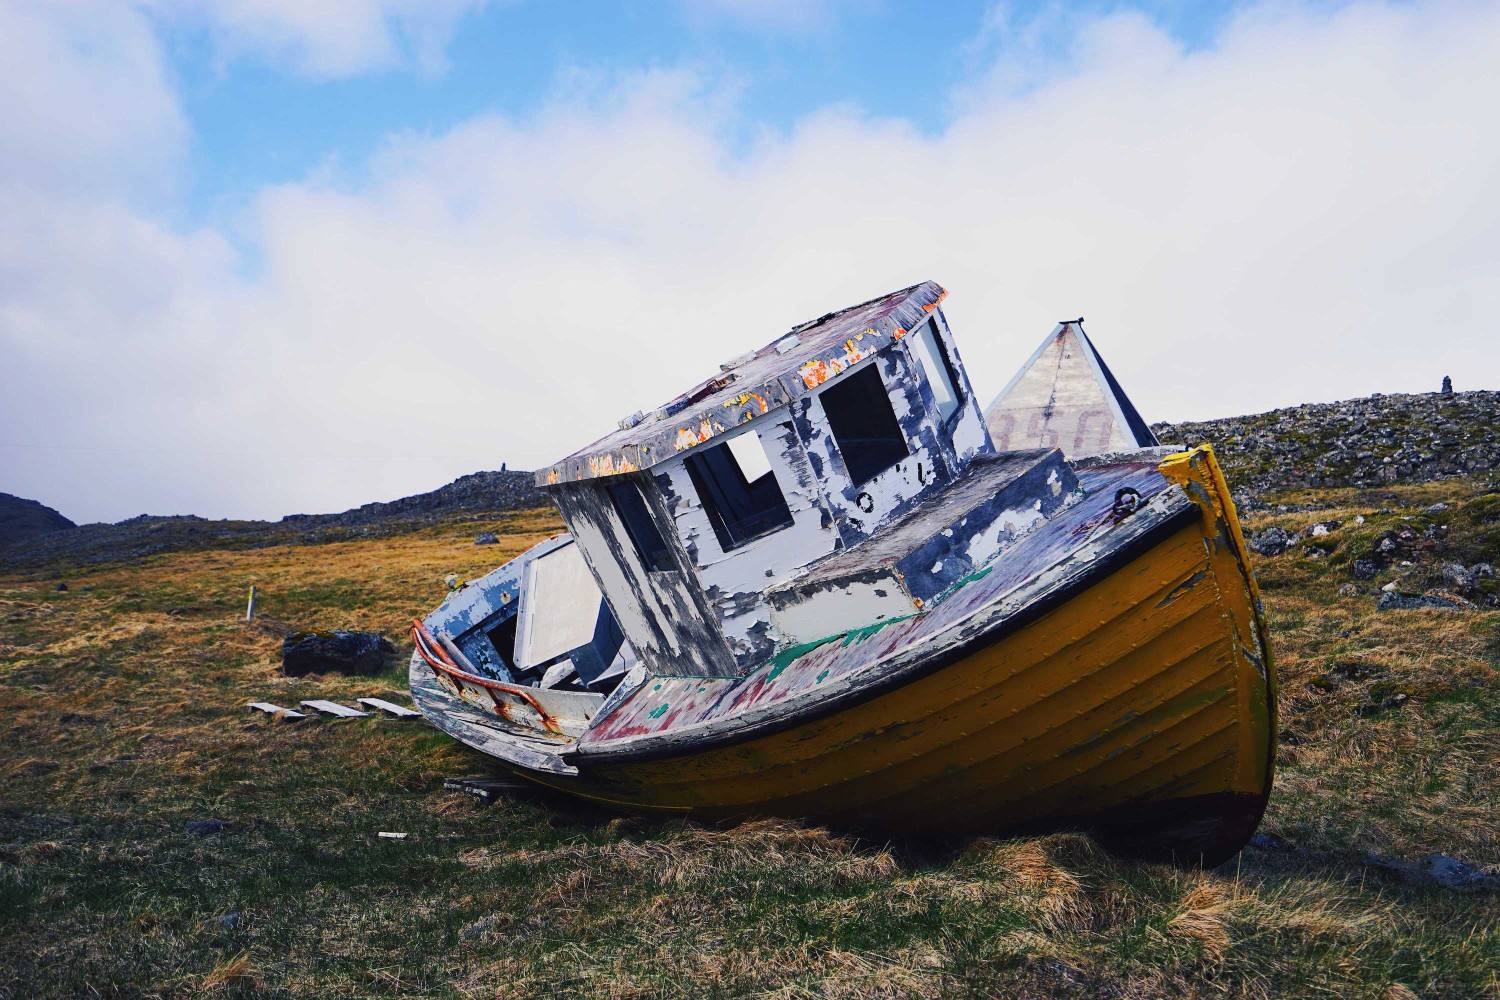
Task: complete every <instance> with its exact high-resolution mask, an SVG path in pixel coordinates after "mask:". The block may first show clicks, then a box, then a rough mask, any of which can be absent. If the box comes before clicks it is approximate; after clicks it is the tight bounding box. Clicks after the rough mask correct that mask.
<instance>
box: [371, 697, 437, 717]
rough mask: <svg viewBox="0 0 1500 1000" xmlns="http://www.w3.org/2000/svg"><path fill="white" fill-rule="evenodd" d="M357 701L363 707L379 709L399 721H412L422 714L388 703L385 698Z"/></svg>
mask: <svg viewBox="0 0 1500 1000" xmlns="http://www.w3.org/2000/svg"><path fill="white" fill-rule="evenodd" d="M356 700H357V701H358V702H359V703H360V704H361V705H364V706H366V707H368V708H374V709H378V710H380V711H382V712H384V713H385V714H387V715H394V716H395V717H396V718H398V719H412V718H416V717H418V716H420V715H421V714H422V713H421V712H417V711H414V710H412V709H410V708H407V707H406V706H404V705H397V704H396V703H395V702H391V701H386V700H385V699H384V698H358V699H356Z"/></svg>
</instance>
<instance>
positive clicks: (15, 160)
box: [0, 0, 186, 198]
mask: <svg viewBox="0 0 1500 1000" xmlns="http://www.w3.org/2000/svg"><path fill="white" fill-rule="evenodd" d="M0 95H3V98H4V111H3V113H0V185H7V186H24V187H26V188H27V189H29V190H32V191H37V192H46V193H47V194H48V195H49V196H60V197H72V196H74V195H79V194H82V195H84V196H87V197H90V198H98V197H116V196H123V195H127V194H129V195H141V194H143V193H151V194H155V195H158V196H159V195H162V194H164V193H165V192H167V191H168V190H169V189H170V186H171V180H172V173H173V171H174V168H175V163H176V160H177V157H178V156H179V154H180V153H181V152H182V149H183V145H184V142H185V139H186V126H185V123H184V121H183V118H182V115H181V113H180V112H179V110H178V106H177V99H176V97H175V95H174V94H173V93H172V89H171V86H170V83H169V81H168V79H167V74H166V72H165V69H164V67H163V64H162V59H161V53H160V50H159V47H158V45H157V43H156V39H155V37H154V36H153V34H152V31H151V25H150V23H149V22H148V21H147V20H146V19H145V18H144V17H142V16H141V15H140V14H139V13H138V12H136V11H134V10H132V9H131V8H129V7H125V6H122V5H120V4H117V3H108V2H103V0H101V2H97V3H95V2H86V0H80V2H76V3H66V4H51V5H42V4H23V3H10V4H0Z"/></svg>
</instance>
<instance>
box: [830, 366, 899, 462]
mask: <svg viewBox="0 0 1500 1000" xmlns="http://www.w3.org/2000/svg"><path fill="white" fill-rule="evenodd" d="M818 398H819V399H820V400H821V401H822V403H823V412H824V413H825V414H827V416H828V429H829V430H831V431H832V432H833V440H834V441H835V442H836V443H837V444H838V446H839V454H841V455H843V456H844V467H845V468H846V469H848V470H849V478H850V479H852V480H853V481H854V485H856V486H858V485H860V484H862V483H865V482H868V481H869V480H871V479H874V478H875V476H876V475H878V474H880V473H882V472H884V471H885V470H886V469H889V468H890V467H891V466H893V465H895V464H896V463H897V462H899V461H901V460H902V459H903V458H905V457H906V456H907V455H908V454H909V452H908V451H907V448H906V435H904V434H902V433H901V425H900V424H898V423H897V422H896V411H895V410H893V409H891V399H890V397H889V396H887V395H886V391H885V382H884V381H883V380H882V379H881V377H880V372H879V371H878V370H876V367H875V365H873V364H870V365H866V366H865V367H864V368H863V369H861V370H860V371H857V372H855V373H854V374H853V375H850V376H848V377H846V378H844V379H843V381H840V382H835V383H834V384H833V385H831V386H829V387H828V388H827V389H824V390H823V392H822V394H821V395H820V396H819V397H818Z"/></svg>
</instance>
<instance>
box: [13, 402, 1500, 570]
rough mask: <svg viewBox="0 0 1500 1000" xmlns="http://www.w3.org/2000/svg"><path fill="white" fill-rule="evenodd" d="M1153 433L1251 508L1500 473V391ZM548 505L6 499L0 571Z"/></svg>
mask: <svg viewBox="0 0 1500 1000" xmlns="http://www.w3.org/2000/svg"><path fill="white" fill-rule="evenodd" d="M1152 430H1153V431H1155V432H1156V435H1157V436H1158V437H1159V438H1160V439H1161V441H1162V443H1163V444H1183V445H1189V444H1198V443H1200V442H1208V443H1211V444H1212V445H1213V446H1214V449H1215V451H1216V452H1217V453H1218V455H1219V459H1220V461H1221V463H1222V464H1223V466H1224V471H1225V475H1226V477H1227V478H1228V479H1229V484H1230V487H1231V488H1232V489H1233V491H1234V493H1235V496H1236V498H1237V499H1238V500H1240V501H1241V502H1242V503H1245V504H1246V505H1247V509H1248V507H1251V506H1253V505H1254V500H1255V498H1256V497H1258V496H1259V495H1260V494H1261V493H1263V492H1265V491H1267V490H1279V489H1288V488H1298V487H1307V488H1317V487H1323V486H1380V485H1385V484H1397V483H1419V482H1429V481H1432V480H1437V479H1446V478H1450V477H1453V476H1481V477H1482V476H1485V475H1487V474H1496V475H1500V392H1483V391H1481V392H1461V393H1452V394H1443V393H1436V392H1433V393H1417V394H1410V395H1392V396H1386V395H1379V394H1377V395H1374V396H1368V397H1364V398H1361V399H1350V400H1344V401H1343V402H1338V403H1307V404H1304V405H1302V406H1293V407H1287V408H1285V409H1280V410H1272V411H1270V412H1269V413H1258V414H1252V415H1249V416H1243V417H1224V418H1221V419H1217V420H1199V421H1183V422H1179V423H1157V424H1153V425H1152ZM547 504H548V501H547V498H546V497H545V495H544V494H543V493H542V491H541V490H539V489H537V488H536V486H535V485H534V483H533V480H532V474H531V473H530V472H521V471H506V472H476V473H474V474H472V475H468V476H463V477H461V478H459V479H456V480H454V481H453V482H451V483H449V484H448V485H447V486H443V487H441V488H439V489H436V490H433V491H431V492H430V493H420V494H418V495H416V496H410V497H404V498H402V499H400V500H392V501H390V502H388V503H368V504H365V505H364V506H362V507H356V508H354V509H353V510H346V511H344V512H342V513H339V514H291V515H288V516H287V517H284V518H282V519H281V520H280V521H209V520H205V519H204V518H201V517H193V516H182V517H151V516H147V515H141V516H140V517H133V518H131V519H130V520H128V521H121V522H119V523H118V524H86V525H83V526H82V527H76V528H75V527H74V525H73V522H71V521H69V520H68V519H67V518H65V517H63V516H62V515H60V514H58V513H57V512H56V511H53V510H51V509H50V508H47V507H44V506H42V505H41V504H39V503H37V502H36V501H33V500H22V499H20V498H19V497H11V496H7V495H5V494H0V568H4V567H7V566H9V567H20V566H27V565H39V564H43V563H48V562H53V561H63V562H68V563H72V564H74V565H85V564H89V563H98V562H108V561H112V560H116V559H131V558H138V557H141V556H148V555H154V554H156V553H159V552H170V551H177V550H183V549H204V548H260V547H264V546H268V545H296V544H311V543H317V542H327V541H340V540H343V539H348V538H363V537H370V536H377V535H384V534H392V533H395V532H398V531H405V530H410V529H411V528H412V527H418V526H421V525H424V524H435V523H437V522H439V521H443V520H447V519H449V518H452V517H454V516H455V515H463V514H485V513H499V512H503V511H511V510H524V509H527V508H531V507H543V506H547ZM12 524H15V525H18V526H19V528H12ZM63 529H71V530H63Z"/></svg>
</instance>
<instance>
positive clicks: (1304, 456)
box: [1151, 392, 1500, 501]
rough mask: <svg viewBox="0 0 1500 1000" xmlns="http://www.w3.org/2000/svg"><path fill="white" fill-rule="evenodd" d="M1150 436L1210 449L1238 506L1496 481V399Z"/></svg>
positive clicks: (1236, 420)
mask: <svg viewBox="0 0 1500 1000" xmlns="http://www.w3.org/2000/svg"><path fill="white" fill-rule="evenodd" d="M1151 429H1152V430H1153V431H1155V432H1156V435H1157V437H1159V438H1160V439H1161V441H1162V443H1163V444H1184V445H1188V444H1197V443H1200V442H1204V441H1206V442H1209V443H1211V444H1212V445H1213V446H1214V449H1215V451H1216V452H1217V453H1218V456H1219V459H1220V461H1221V462H1222V464H1223V466H1224V471H1225V475H1226V477H1227V478H1228V480H1229V484H1230V486H1231V487H1232V488H1233V489H1234V492H1235V495H1236V497H1238V498H1242V499H1246V500H1251V501H1253V500H1254V498H1255V497H1257V496H1258V495H1259V494H1260V493H1262V492H1264V491H1265V490H1268V489H1286V488H1296V487H1326V486H1380V485H1388V484H1397V483H1425V482H1432V481H1434V480H1438V479H1447V478H1450V477H1453V476H1478V477H1484V476H1487V475H1489V474H1491V473H1497V472H1500V392H1460V393H1440V392H1433V393H1416V394H1411V395H1391V396H1386V395H1382V394H1380V393H1376V394H1375V395H1373V396H1368V397H1365V398H1363V399H1349V400H1344V401H1343V402H1340V403H1307V404H1304V405H1302V406H1293V407H1288V408H1286V409H1282V410H1272V411H1270V412H1269V413H1258V414H1255V415H1254V416H1247V417H1225V418H1222V419H1219V420H1201V421H1189V422H1183V423H1176V424H1173V423H1159V424H1153V425H1152V428H1151Z"/></svg>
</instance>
